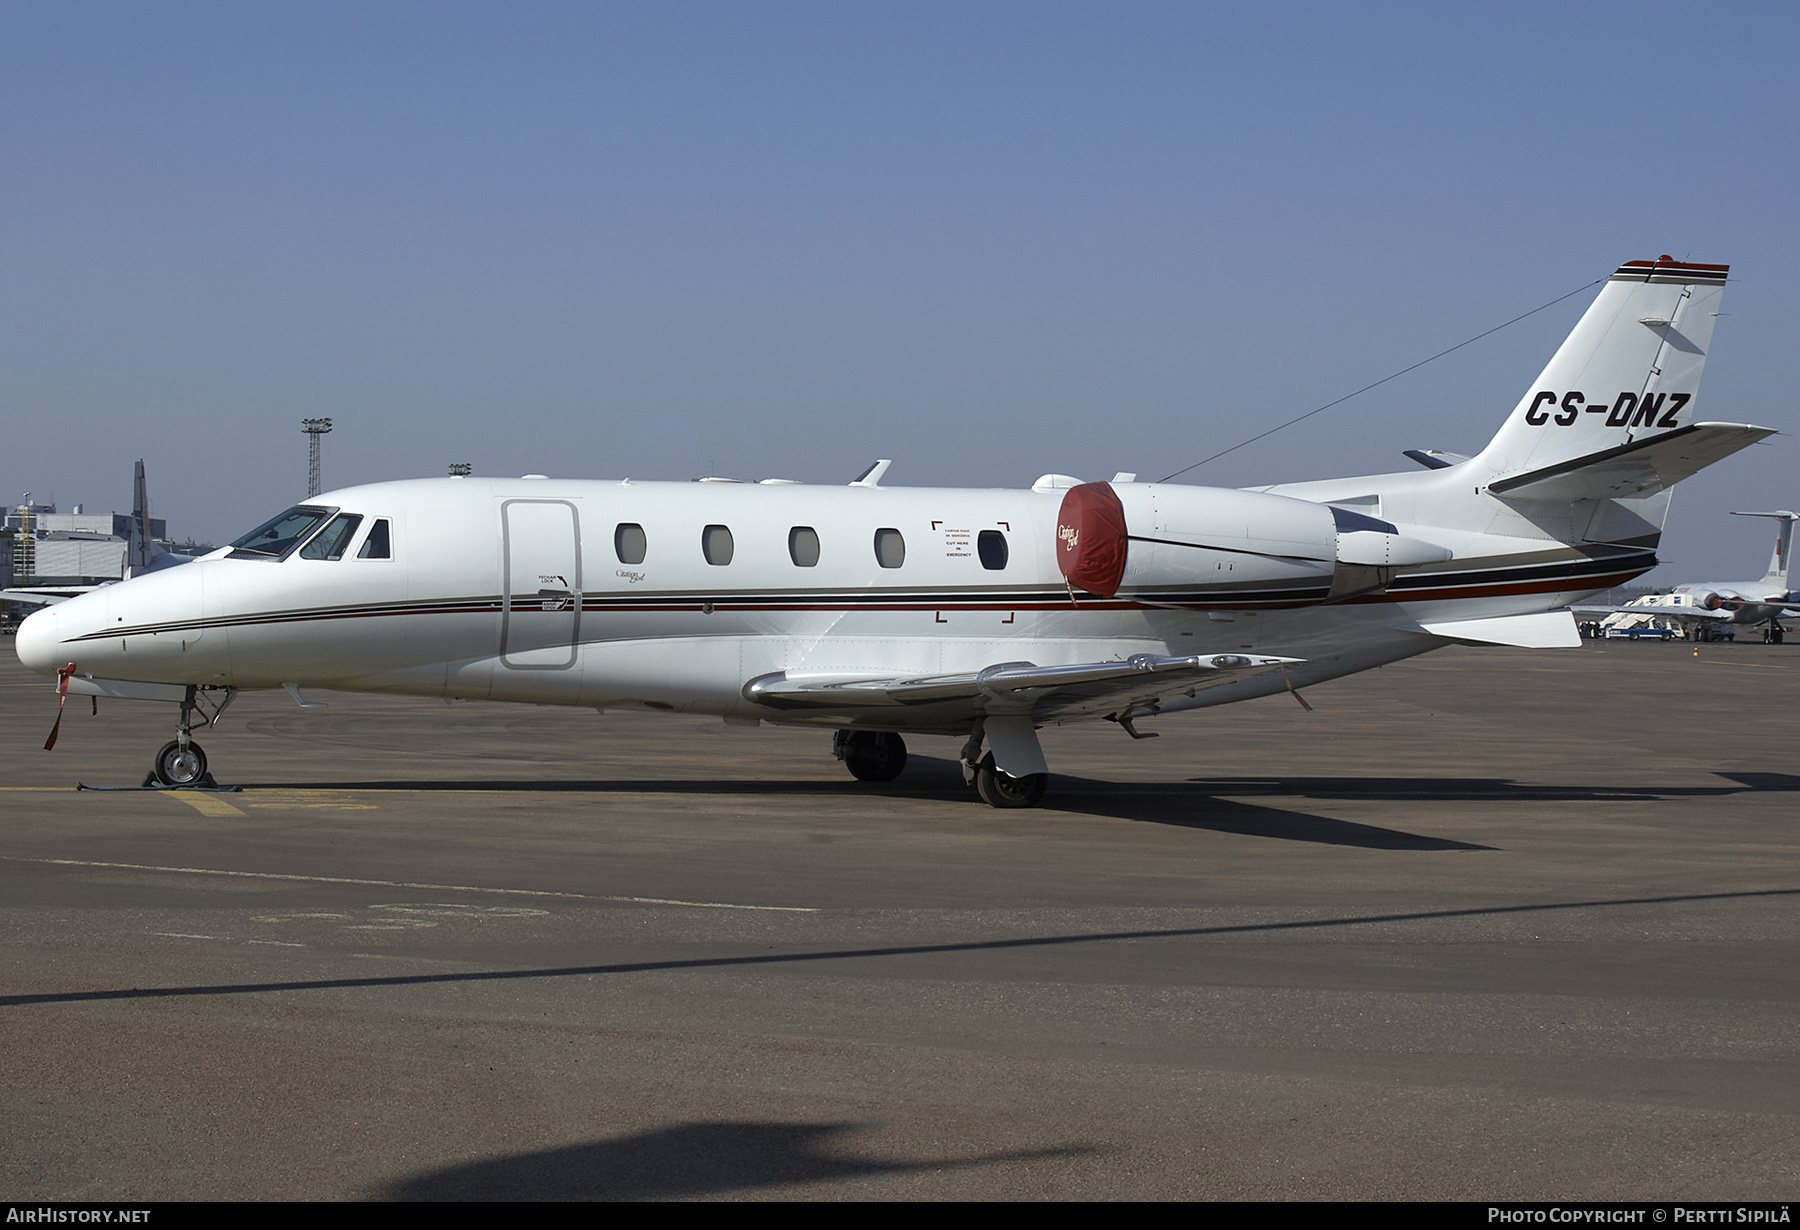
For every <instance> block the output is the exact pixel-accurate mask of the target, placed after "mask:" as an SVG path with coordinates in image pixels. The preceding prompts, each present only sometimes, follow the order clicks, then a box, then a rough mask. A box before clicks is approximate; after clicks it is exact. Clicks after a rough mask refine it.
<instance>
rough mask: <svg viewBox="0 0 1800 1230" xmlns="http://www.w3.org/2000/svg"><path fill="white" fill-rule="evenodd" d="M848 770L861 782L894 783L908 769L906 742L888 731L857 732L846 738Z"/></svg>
mask: <svg viewBox="0 0 1800 1230" xmlns="http://www.w3.org/2000/svg"><path fill="white" fill-rule="evenodd" d="M843 753H844V767H845V768H846V769H849V770H850V776H852V777H854V778H855V779H856V780H857V781H859V782H891V781H893V780H894V779H895V778H896V777H899V776H900V770H902V769H904V768H905V767H906V741H905V740H904V739H902V738H901V737H900V736H899V735H896V734H891V733H890V732H888V731H885V730H853V731H851V732H849V733H848V734H847V735H845V736H844V742H843Z"/></svg>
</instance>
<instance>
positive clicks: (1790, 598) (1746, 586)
mask: <svg viewBox="0 0 1800 1230" xmlns="http://www.w3.org/2000/svg"><path fill="white" fill-rule="evenodd" d="M1731 515H1732V516H1734V517H1769V518H1771V519H1773V520H1775V521H1777V522H1779V523H1780V524H1779V525H1777V526H1776V529H1775V551H1774V553H1773V554H1772V555H1770V556H1769V569H1768V571H1767V572H1765V573H1764V574H1763V578H1762V580H1760V581H1691V582H1689V583H1687V584H1685V585H1677V586H1675V587H1674V588H1673V589H1671V590H1670V591H1669V592H1668V593H1666V594H1657V595H1655V596H1654V597H1647V598H1640V599H1638V600H1637V601H1636V602H1634V603H1632V604H1631V605H1629V606H1577V607H1574V608H1572V609H1573V611H1574V613H1575V615H1576V617H1577V618H1587V619H1592V618H1593V617H1594V616H1595V615H1614V614H1619V613H1621V612H1629V613H1631V614H1634V615H1654V616H1659V617H1661V618H1663V619H1668V620H1672V621H1674V622H1675V623H1678V624H1680V625H1681V627H1682V630H1683V631H1684V632H1686V633H1687V634H1688V635H1690V636H1695V637H1701V636H1705V635H1707V632H1706V630H1707V629H1711V628H1717V627H1720V626H1724V625H1732V626H1736V627H1755V626H1756V625H1757V624H1767V625H1768V628H1767V630H1766V632H1765V637H1766V639H1767V640H1768V641H1769V642H1770V643H1772V644H1776V645H1779V644H1781V642H1782V639H1783V634H1782V629H1781V615H1782V612H1784V611H1786V610H1787V609H1789V608H1790V607H1793V606H1797V605H1800V594H1797V593H1794V592H1792V591H1790V590H1789V589H1788V550H1789V548H1791V547H1792V546H1793V544H1794V522H1796V521H1800V513H1795V512H1790V511H1788V510H1786V509H1783V510H1781V511H1780V512H1734V513H1732V514H1731Z"/></svg>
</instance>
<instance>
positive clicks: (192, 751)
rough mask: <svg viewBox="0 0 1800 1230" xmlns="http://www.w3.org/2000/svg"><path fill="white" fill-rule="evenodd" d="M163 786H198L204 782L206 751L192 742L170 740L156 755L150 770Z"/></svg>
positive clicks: (205, 776)
mask: <svg viewBox="0 0 1800 1230" xmlns="http://www.w3.org/2000/svg"><path fill="white" fill-rule="evenodd" d="M151 771H152V772H153V773H154V774H155V775H156V780H157V781H159V782H161V783H162V784H163V785H165V786H198V785H201V784H202V783H204V782H206V781H207V780H208V779H207V775H206V751H205V749H203V748H202V747H201V746H200V745H199V744H198V743H195V742H193V741H192V740H184V739H171V740H169V742H167V743H165V744H163V749H162V751H160V752H158V753H156V764H155V767H154V768H153V769H152V770H151Z"/></svg>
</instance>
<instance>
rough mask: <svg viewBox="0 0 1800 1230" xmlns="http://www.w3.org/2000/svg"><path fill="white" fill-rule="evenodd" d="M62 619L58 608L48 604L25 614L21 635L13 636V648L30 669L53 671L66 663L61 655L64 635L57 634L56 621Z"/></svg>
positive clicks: (44, 673) (49, 672) (19, 633)
mask: <svg viewBox="0 0 1800 1230" xmlns="http://www.w3.org/2000/svg"><path fill="white" fill-rule="evenodd" d="M61 622H62V621H61V620H59V619H58V618H57V613H56V608H55V607H53V606H47V607H45V608H44V609H43V610H41V611H37V612H34V613H33V614H31V615H28V616H26V618H25V622H24V623H22V624H20V625H19V632H18V635H17V636H15V637H13V652H14V653H16V654H18V655H19V661H20V662H22V663H24V664H25V668H26V669H27V670H34V671H36V672H38V673H39V674H40V675H54V674H55V673H56V672H57V670H58V668H60V667H62V666H65V665H67V663H65V662H63V661H62V660H61V659H60V658H59V657H58V655H59V653H61V651H62V637H61V636H60V635H58V633H59V631H60V629H59V628H58V627H57V625H58V624H59V623H61Z"/></svg>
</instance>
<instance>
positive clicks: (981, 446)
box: [0, 2, 1800, 580]
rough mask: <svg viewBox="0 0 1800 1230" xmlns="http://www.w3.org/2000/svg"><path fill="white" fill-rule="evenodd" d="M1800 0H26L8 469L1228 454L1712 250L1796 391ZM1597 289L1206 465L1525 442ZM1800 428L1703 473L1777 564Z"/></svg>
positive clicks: (92, 495)
mask: <svg viewBox="0 0 1800 1230" xmlns="http://www.w3.org/2000/svg"><path fill="white" fill-rule="evenodd" d="M1797 25H1800V19H1797V18H1796V17H1795V16H1794V15H1793V10H1792V9H1791V8H1788V7H1778V6H1773V5H1756V4H1743V5H1732V6H1696V5H1691V4H1684V5H1674V4H1658V3H1639V4H1617V5H1609V4H1588V5H1567V4H1559V5H1528V4H1517V5H1506V6H1443V5H1355V6H1351V5H1305V4H1301V5H1279V4H1268V5H1259V6H1255V8H1254V11H1245V9H1244V8H1243V7H1242V6H1231V7H1222V6H1221V7H1214V6H1207V5H1199V4H1180V5H1177V4H1117V3H1109V4H1105V5H1098V4H1095V5H1063V4H1052V3H1031V4H1002V3H987V4H941V5H939V4H890V5H876V4H852V3H835V4H744V3H738V4H706V3H664V4H654V5H652V4H639V5H612V6H608V5H597V4H586V5H573V4H529V3H526V4H516V3H515V4H506V5H498V4H493V5H470V4H453V3H430V4H399V3H390V4H379V3H375V4H372V3H358V4H343V5H334V4H328V3H318V2H309V3H305V4H281V3H265V4H256V5H245V4H177V3H159V4H155V5H143V4H135V3H134V4H81V3H64V4H37V3H33V4H17V3H6V4H0V407H3V412H0V413H3V419H4V422H5V425H6V433H7V442H6V444H5V446H4V447H3V448H0V498H4V499H5V500H7V501H8V502H11V501H16V500H17V499H19V498H20V495H21V494H22V493H23V491H25V490H27V489H30V490H31V491H33V492H34V493H37V495H38V496H39V497H40V498H42V497H44V496H47V495H50V494H52V493H53V494H54V498H55V499H57V500H58V501H59V502H60V503H62V504H63V505H64V506H67V505H68V504H71V503H73V502H76V501H82V502H85V503H86V504H88V505H89V506H90V507H99V508H108V507H115V506H116V507H120V508H123V507H124V506H126V504H127V503H128V488H129V478H130V467H131V462H132V461H134V460H135V459H137V458H138V457H140V456H141V457H143V458H145V460H146V461H147V463H148V465H149V468H150V480H151V494H152V499H153V502H154V505H155V511H156V513H157V515H159V516H166V517H167V518H168V519H169V523H170V526H171V529H172V530H173V531H174V532H175V533H176V534H177V535H185V534H188V533H192V534H195V535H198V536H201V537H211V538H214V539H222V538H226V537H230V536H233V535H235V534H236V533H239V532H241V531H242V530H244V529H247V528H249V527H250V526H251V525H254V524H255V523H257V522H258V521H260V520H262V519H263V518H264V517H266V516H268V515H269V514H270V513H272V512H274V511H277V510H278V509H279V508H280V507H282V506H283V505H284V504H286V503H287V502H289V501H290V500H292V499H294V498H298V497H299V496H301V495H304V491H305V441H304V438H303V437H302V436H301V434H300V432H299V423H298V420H299V419H300V418H302V417H310V416H318V415H330V416H332V417H333V418H334V419H335V420H336V422H337V430H336V431H335V432H334V433H333V435H331V436H330V437H328V438H327V439H326V441H325V446H326V478H327V482H328V485H332V486H339V485H346V484H349V483H353V482H363V481H373V480H378V479H383V478H395V477H410V476H418V475H431V474H441V473H443V472H444V469H445V466H446V465H447V463H449V462H452V461H469V462H471V463H473V464H474V465H475V468H476V471H477V472H478V473H485V474H522V473H527V472H544V473H551V474H560V475H570V476H583V477H623V476H626V475H630V476H632V477H637V478H665V477H666V478H686V477H694V476H698V475H701V474H708V473H711V474H729V475H736V476H740V477H747V478H760V477H767V476H783V477H793V478H800V479H805V480H808V481H818V482H843V481H847V480H848V479H849V478H851V477H853V476H854V475H855V474H856V473H857V472H858V471H860V470H861V469H862V468H863V467H864V466H865V465H866V464H867V463H868V462H869V461H870V460H872V459H873V458H875V457H877V456H891V457H893V458H895V459H896V460H895V464H894V468H893V470H892V471H890V476H889V481H890V482H891V483H918V484H931V485H944V484H956V485H963V484H967V485H977V486H1020V485H1025V484H1028V483H1029V482H1030V481H1031V480H1032V479H1033V478H1034V477H1036V476H1037V475H1038V474H1040V473H1043V472H1046V471H1051V470H1055V471H1063V472H1068V473H1074V474H1077V475H1080V476H1082V477H1086V478H1104V477H1107V476H1109V475H1110V474H1112V473H1113V471H1115V470H1133V471H1138V472H1140V473H1141V474H1143V475H1144V476H1145V477H1159V476H1160V475H1161V474H1163V473H1167V472H1168V471H1170V470H1173V469H1176V468H1178V467H1179V466H1182V465H1186V464H1187V463H1188V462H1190V461H1194V460H1197V459H1199V458H1200V457H1203V456H1206V455H1207V454H1209V453H1213V452H1216V451H1218V450H1219V449H1220V448H1223V447H1226V446H1227V445H1229V444H1232V443H1236V442H1237V441H1238V440H1241V439H1243V438H1245V437H1248V436H1251V435H1254V434H1256V433H1257V432H1259V431H1261V430H1264V429H1265V428H1266V427H1268V426H1271V425H1273V424H1274V423H1277V422H1280V421H1282V420H1284V419H1287V418H1291V417H1293V416H1294V415H1296V414H1299V413H1302V412H1304V411H1306V410H1308V409H1311V408H1312V407H1314V406H1317V405H1319V404H1321V403H1323V402H1326V401H1329V400H1331V399H1333V398H1335V397H1338V396H1341V395H1342V394H1343V393H1345V392H1348V391H1349V390H1351V389H1354V388H1356V387H1358V386H1360V385H1363V384H1366V383H1368V382H1369V381H1371V380H1374V379H1378V378H1380V377H1381V376H1384V375H1386V374H1388V373H1389V372H1391V371H1394V370H1396V369H1398V368H1401V367H1404V366H1406V365H1408V364H1410V363H1413V362H1416V361H1417V360H1418V359H1420V358H1423V357H1424V356H1426V355H1429V354H1431V353H1434V352H1435V351H1437V350H1440V349H1442V348H1444V347H1445V346H1448V345H1451V344H1454V343H1455V342H1458V341H1461V340H1463V339H1464V338H1466V337H1468V336H1470V335H1472V334H1475V333H1478V332H1480V331H1481V330H1483V329H1486V328H1489V327H1491V326H1492V325H1495V324H1497V323H1499V322H1500V321H1503V320H1506V319H1508V318H1510V317H1512V316H1515V315H1517V314H1518V313H1520V312H1522V311H1525V310H1526V309H1528V308H1531V307H1535V306H1537V305H1538V304H1540V303H1543V302H1545V301H1546V300H1549V299H1551V298H1554V297H1555V296H1557V295H1560V294H1562V293H1564V292H1566V291H1569V290H1573V289H1575V288H1576V287H1579V286H1581V285H1583V284H1584V283H1587V282H1590V281H1592V280H1593V279H1595V278H1598V277H1600V276H1602V275H1604V274H1605V273H1607V272H1608V271H1610V270H1611V269H1612V268H1613V267H1614V266H1615V265H1617V264H1618V263H1619V262H1620V261H1623V260H1629V259H1638V258H1644V257H1654V256H1656V255H1659V254H1661V253H1664V252H1668V253H1672V254H1674V255H1675V256H1678V257H1682V256H1686V257H1690V258H1691V259H1694V260H1699V261H1708V262H1728V263H1730V264H1731V265H1732V266H1733V273H1734V278H1735V279H1736V280H1734V282H1733V283H1732V285H1731V286H1730V287H1729V288H1728V289H1727V292H1726V297H1725V303H1724V310H1725V311H1726V312H1727V313H1729V315H1727V316H1726V317H1724V318H1723V319H1721V320H1720V322H1719V327H1718V332H1717V334H1716V337H1715V348H1714V352H1713V356H1712V360H1711V362H1710V364H1709V367H1708V370H1707V376H1706V383H1705V387H1704V389H1703V393H1702V399H1701V400H1702V403H1703V405H1702V414H1703V416H1704V417H1707V418H1714V419H1725V420H1730V421H1748V422H1758V423H1764V424H1767V425H1770V426H1774V427H1778V428H1781V429H1782V430H1783V431H1791V430H1793V429H1794V427H1795V424H1794V422H1793V420H1794V417H1795V416H1794V410H1793V397H1792V395H1791V393H1790V391H1789V386H1788V383H1787V380H1786V368H1787V366H1788V361H1789V354H1788V346H1787V345H1786V342H1787V336H1786V335H1787V333H1788V331H1789V327H1788V324H1787V322H1789V321H1790V320H1791V319H1792V317H1793V314H1794V313H1793V306H1794V299H1795V293H1794V291H1793V289H1792V288H1791V285H1790V288H1789V289H1787V290H1784V289H1782V287H1783V286H1784V285H1789V284H1784V283H1782V282H1781V281H1780V278H1781V277H1782V276H1784V275H1782V274H1781V273H1780V271H1781V270H1782V269H1791V268H1793V267H1794V265H1795V261H1794V256H1795V245H1796V225H1795V221H1796V218H1795V208H1794V199H1795V188H1796V183H1795V181H1796V173H1795V157H1796V156H1795V149H1796V141H1795V137H1794V134H1795V132H1796V131H1800V125H1797V124H1796V119H1797V118H1800V117H1797V116H1796V88H1795V84H1794V82H1795V74H1794V71H1793V69H1792V68H1791V65H1790V63H1789V61H1790V60H1791V53H1792V49H1793V47H1794V46H1795V45H1796V37H1795V36H1796V33H1797V30H1796V26H1797ZM1587 299H1588V296H1586V295H1581V296H1577V297H1575V298H1573V299H1571V300H1569V301H1567V302H1566V303H1564V304H1562V305H1560V306H1559V307H1556V308H1553V309H1551V310H1549V311H1546V312H1543V313H1541V314H1539V315H1538V316H1535V317H1533V318H1531V319H1530V320H1529V321H1526V322H1524V323H1522V324H1519V325H1516V326H1514V327H1512V328H1510V329H1507V330H1505V331H1503V332H1501V333H1499V334H1496V335H1495V336H1493V337H1491V338H1488V339H1486V340H1485V341H1483V342H1481V343H1478V344H1477V345H1475V346H1471V347H1469V348H1468V349H1466V350H1463V351H1460V352H1458V353H1457V354H1456V355H1454V356H1452V357H1451V358H1448V359H1445V360H1442V361H1440V362H1438V363H1435V364H1432V365H1431V366H1429V367H1427V368H1425V369H1423V370H1421V371H1419V372H1416V373H1413V374H1412V375H1409V376H1407V377H1405V378H1403V379H1402V380H1399V381H1396V382H1394V383H1393V384H1390V385H1387V386H1384V387H1383V388H1382V389H1380V390H1378V391H1376V392H1375V393H1372V394H1367V395H1365V396H1363V397H1361V398H1358V399H1356V400H1354V401H1352V402H1349V403H1347V404H1346V405H1344V406H1340V407H1338V408H1337V409H1334V410H1332V411H1330V412H1328V413H1326V414H1323V415H1320V416H1319V417H1317V418H1315V419H1312V420H1309V421H1308V422H1307V423H1305V424H1303V425H1302V426H1300V427H1297V428H1294V429H1291V430H1289V431H1286V432H1283V433H1280V434H1278V435H1276V436H1274V437H1272V438H1271V439H1269V440H1267V441H1263V442H1261V443H1259V444H1257V445H1254V446H1252V447H1250V448H1246V449H1243V450H1241V451H1239V452H1236V453H1233V454H1232V455H1231V456H1229V457H1227V458H1224V459H1222V460H1220V461H1218V462H1214V463H1212V464H1210V465H1208V466H1206V467H1204V468H1202V469H1201V470H1198V471H1196V472H1194V473H1192V474H1190V475H1189V476H1187V478H1188V481H1196V482H1207V483H1214V484H1219V485H1245V484H1251V483H1263V482H1271V481H1282V480H1290V479H1302V478H1318V477H1328V476H1331V475H1334V474H1351V473H1366V472H1379V471H1385V470H1392V469H1404V468H1406V467H1407V466H1408V465H1409V464H1410V463H1407V462H1405V461H1404V460H1403V459H1401V458H1400V456H1399V453H1400V450H1401V449H1405V448H1415V447H1421V448H1422V447H1442V448H1448V449H1452V450H1456V451H1474V450H1475V449H1476V448H1478V447H1479V446H1480V445H1481V444H1482V443H1484V442H1485V441H1486V439H1487V437H1488V436H1489V435H1491V434H1492V432H1493V430H1494V429H1495V428H1496V427H1497V426H1498V424H1499V422H1500V420H1501V419H1502V418H1503V417H1504V415H1505V414H1506V412H1507V410H1508V409H1509V408H1510V407H1511V405H1512V403H1513V402H1514V401H1515V400H1516V399H1517V397H1518V396H1519V395H1520V394H1521V393H1522V392H1524V390H1525V388H1526V385H1527V384H1528V383H1529V382H1530V381H1531V380H1532V378H1533V377H1534V376H1535V375H1536V374H1537V372H1538V370H1539V368H1540V367H1541V366H1542V365H1543V363H1544V362H1545V360H1547V359H1548V357H1549V355H1550V353H1551V351H1552V350H1553V349H1554V347H1555V345H1556V343H1557V342H1558V341H1559V340H1560V339H1561V337H1562V335H1563V334H1564V333H1565V332H1566V331H1567V329H1568V328H1569V327H1570V326H1571V324H1572V323H1573V321H1574V320H1575V318H1576V317H1577V316H1579V314H1580V312H1581V310H1582V308H1583V307H1584V306H1585V305H1586V302H1587ZM1793 449H1794V445H1793V443H1792V440H1791V438H1790V437H1786V436H1782V437H1777V438H1776V439H1775V440H1773V441H1772V442H1771V443H1769V444H1767V445H1763V446H1759V447H1757V448H1755V449H1752V450H1750V452H1749V453H1748V454H1741V455H1740V456H1739V457H1737V458H1733V459H1731V460H1728V461H1726V462H1724V463H1722V464H1720V465H1719V466H1718V467H1716V468H1715V469H1713V470H1711V471H1708V472H1706V473H1705V474H1702V475H1701V476H1699V477H1698V478H1696V479H1694V480H1691V481H1690V482H1689V483H1687V484H1684V485H1683V487H1682V488H1681V489H1680V490H1679V491H1678V492H1677V495H1676V502H1675V508H1674V515H1673V517H1672V519H1671V525H1670V532H1669V534H1668V536H1667V537H1666V538H1665V550H1664V557H1665V559H1667V560H1669V561H1670V563H1669V565H1668V566H1666V567H1665V568H1663V569H1662V570H1660V571H1659V573H1658V574H1657V576H1658V577H1660V578H1662V579H1664V580H1674V579H1677V578H1678V577H1679V576H1687V575H1696V574H1706V575H1715V574H1719V575H1734V574H1737V573H1760V570H1761V566H1762V564H1763V563H1764V562H1765V561H1766V558H1767V544H1766V542H1765V541H1764V539H1765V538H1766V534H1765V533H1764V532H1763V531H1764V527H1763V526H1762V525H1761V524H1760V523H1757V524H1747V523H1745V522H1742V521H1739V520H1734V519H1732V518H1730V517H1728V516H1726V512H1727V510H1728V509H1730V508H1741V507H1755V508H1774V507H1788V506H1793V505H1794V504H1796V503H1797V502H1800V490H1796V485H1797V484H1796V482H1795V475H1794V460H1795V454H1794V451H1793Z"/></svg>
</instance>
